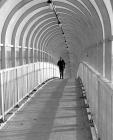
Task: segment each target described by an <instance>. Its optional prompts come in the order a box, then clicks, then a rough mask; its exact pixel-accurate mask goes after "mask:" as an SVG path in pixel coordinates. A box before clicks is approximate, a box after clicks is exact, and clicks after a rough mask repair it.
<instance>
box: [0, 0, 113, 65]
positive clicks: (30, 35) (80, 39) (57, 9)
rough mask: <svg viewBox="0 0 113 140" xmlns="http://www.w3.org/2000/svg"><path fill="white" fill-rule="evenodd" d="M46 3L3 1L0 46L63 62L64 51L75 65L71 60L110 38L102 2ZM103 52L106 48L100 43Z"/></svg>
mask: <svg viewBox="0 0 113 140" xmlns="http://www.w3.org/2000/svg"><path fill="white" fill-rule="evenodd" d="M47 1H48V0H7V1H6V2H5V3H4V4H3V5H2V8H1V11H0V12H1V13H3V12H4V15H3V17H1V19H2V22H1V23H0V26H1V29H0V34H1V38H0V41H1V44H4V45H7V44H10V45H13V46H14V47H17V46H21V47H28V48H29V47H30V48H36V49H41V50H48V51H50V52H51V53H52V52H53V53H54V55H55V56H56V57H59V56H60V55H62V56H63V57H64V59H65V60H66V59H67V58H65V57H66V55H63V52H64V54H66V52H68V54H69V58H70V62H72V63H76V61H75V62H74V61H73V60H74V59H75V60H76V59H77V61H78V60H80V58H83V57H81V55H82V52H85V50H87V49H89V48H91V47H94V45H95V44H99V42H100V41H103V40H105V39H106V38H108V37H109V36H111V32H112V30H111V23H110V17H109V14H108V10H107V7H106V4H105V2H104V0H100V1H98V0H76V1H75V0H52V4H50V3H48V2H47ZM1 4H2V3H1ZM52 6H53V7H52ZM6 7H8V9H7V10H6V11H5V8H6ZM56 16H57V17H56ZM58 20H59V21H60V23H61V24H60V25H59V24H58ZM62 30H63V32H64V34H62ZM65 40H66V41H65ZM67 45H68V48H67ZM107 45H108V44H107ZM109 45H110V44H109ZM95 47H96V45H95ZM103 49H106V42H104V41H103ZM55 50H56V51H55ZM61 50H62V51H61ZM72 53H73V54H72ZM72 56H73V57H72ZM74 56H76V57H75V58H74ZM72 65H74V64H72Z"/></svg>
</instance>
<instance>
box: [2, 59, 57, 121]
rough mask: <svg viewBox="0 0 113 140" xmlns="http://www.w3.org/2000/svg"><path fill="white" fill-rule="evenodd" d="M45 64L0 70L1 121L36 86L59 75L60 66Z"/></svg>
mask: <svg viewBox="0 0 113 140" xmlns="http://www.w3.org/2000/svg"><path fill="white" fill-rule="evenodd" d="M39 63H42V65H41V64H40V65H39ZM45 64H46V65H43V62H38V63H31V64H26V65H22V66H18V67H14V68H8V69H3V70H0V122H1V119H2V120H3V121H4V120H5V114H7V113H8V112H9V111H10V110H11V109H12V108H13V107H14V106H15V105H17V104H18V103H19V102H20V101H21V100H22V99H23V98H24V97H26V96H27V95H28V94H29V93H30V92H31V91H32V90H33V89H34V88H35V87H37V86H39V85H40V84H42V83H43V82H44V81H46V80H48V79H51V78H52V77H59V69H58V66H56V65H54V64H52V63H48V62H45Z"/></svg>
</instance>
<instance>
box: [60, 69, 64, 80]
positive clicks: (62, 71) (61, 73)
mask: <svg viewBox="0 0 113 140" xmlns="http://www.w3.org/2000/svg"><path fill="white" fill-rule="evenodd" d="M63 77H64V70H62V69H60V79H63Z"/></svg>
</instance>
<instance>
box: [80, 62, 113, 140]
mask: <svg viewBox="0 0 113 140" xmlns="http://www.w3.org/2000/svg"><path fill="white" fill-rule="evenodd" d="M77 76H78V77H80V78H81V80H82V82H83V85H84V88H85V90H86V96H87V100H88V104H89V107H90V111H91V114H92V118H93V120H94V125H95V128H96V132H97V137H98V138H97V139H99V140H100V139H101V140H112V139H113V133H112V132H113V83H112V82H111V81H109V80H108V79H106V78H105V77H103V76H102V75H101V74H100V73H98V72H97V71H96V70H95V69H94V68H93V67H91V66H90V65H89V64H88V63H86V62H82V63H80V65H79V69H78V73H77Z"/></svg>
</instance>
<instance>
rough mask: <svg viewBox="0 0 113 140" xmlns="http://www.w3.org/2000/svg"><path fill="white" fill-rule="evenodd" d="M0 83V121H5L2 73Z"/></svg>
mask: <svg viewBox="0 0 113 140" xmlns="http://www.w3.org/2000/svg"><path fill="white" fill-rule="evenodd" d="M0 83H1V109H2V112H1V113H2V120H1V121H3V122H4V120H5V109H4V93H3V92H4V90H3V72H1V73H0Z"/></svg>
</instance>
